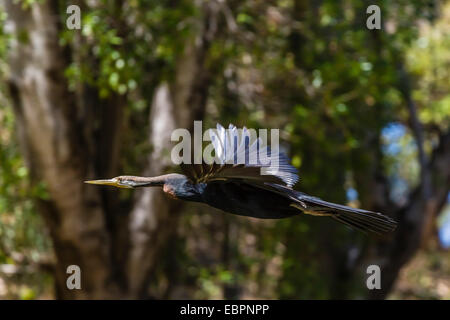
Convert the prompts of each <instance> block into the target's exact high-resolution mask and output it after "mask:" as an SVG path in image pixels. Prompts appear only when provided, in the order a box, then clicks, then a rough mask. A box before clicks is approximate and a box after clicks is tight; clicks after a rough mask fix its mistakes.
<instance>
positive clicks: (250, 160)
mask: <svg viewBox="0 0 450 320" xmlns="http://www.w3.org/2000/svg"><path fill="white" fill-rule="evenodd" d="M210 138H211V144H212V146H213V148H214V152H213V153H214V155H215V161H214V162H213V163H211V164H208V163H206V162H205V161H204V160H202V163H201V164H185V163H183V164H181V165H180V166H181V169H182V170H183V173H184V174H185V175H186V176H188V177H189V178H190V179H191V180H192V181H193V182H194V183H201V182H212V181H217V180H235V179H239V180H241V179H242V180H250V181H255V182H262V183H264V182H271V183H277V184H282V185H285V186H287V187H292V186H293V185H294V184H295V183H296V182H297V181H298V179H299V178H298V175H297V169H296V168H295V167H293V166H292V165H291V164H290V161H289V159H288V158H287V157H286V156H285V155H284V154H283V153H281V152H277V153H278V154H273V152H271V149H270V147H269V146H266V145H263V141H262V139H261V138H256V137H253V136H252V135H251V133H250V131H249V130H248V129H247V128H245V127H244V128H243V129H238V128H236V127H235V126H233V125H231V124H230V125H229V127H228V130H226V129H225V128H223V127H222V126H221V125H219V124H218V125H217V130H215V131H210ZM202 159H203V157H202ZM274 163H277V166H272V167H271V164H272V165H273V164H274ZM274 167H275V168H274Z"/></svg>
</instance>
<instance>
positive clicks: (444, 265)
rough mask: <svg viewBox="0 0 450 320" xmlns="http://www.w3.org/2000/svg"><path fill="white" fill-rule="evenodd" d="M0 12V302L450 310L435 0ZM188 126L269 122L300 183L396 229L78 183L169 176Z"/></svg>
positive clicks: (444, 88)
mask: <svg viewBox="0 0 450 320" xmlns="http://www.w3.org/2000/svg"><path fill="white" fill-rule="evenodd" d="M0 3H1V4H2V5H1V6H0V8H1V9H0V72H1V74H0V76H1V82H0V123H1V127H0V170H1V171H0V298H21V299H33V298H65V299H72V298H88V299H91V298H94V299H99V298H115V299H117V298H118V299H120V298H140V299H142V298H187V299H191V298H200V299H204V298H218V299H221V298H226V299H229V298H234V299H241V298H272V299H277V298H284V299H327V298H346V299H356V298H358V299H382V298H387V297H390V298H394V299H395V298H429V299H449V298H450V279H449V278H450V277H449V274H450V255H449V252H448V249H446V248H448V247H449V245H450V243H449V242H450V240H449V232H450V231H449V229H450V226H449V225H450V214H449V209H448V205H447V206H446V204H447V203H448V199H449V197H448V194H449V188H450V166H449V163H450V131H449V130H450V128H449V124H450V92H449V90H448V89H449V83H450V72H449V70H450V4H449V3H448V2H446V1H403V0H402V1H395V2H393V1H376V3H374V2H373V1H361V0H345V1H333V0H328V1H327V0H322V1H308V0H280V1H273V0H269V1H258V0H249V1H245V0H244V1H242V0H239V1H237V0H228V1H226V0H220V1H219V0H213V1H184V0H178V1H177V0H159V1H144V0H130V1H120V0H116V1H106V0H91V1H72V2H71V3H70V4H77V5H79V6H80V8H81V16H82V20H81V30H69V29H68V28H67V27H66V19H67V18H68V16H69V15H68V14H66V9H67V6H68V5H69V3H68V2H67V1H56V0H52V1H50V0H47V1H45V0H42V1H38V0H22V1H9V0H3V1H1V2H0ZM370 4H377V5H379V6H380V8H381V23H382V28H381V30H368V29H367V28H366V19H367V18H368V16H369V15H368V14H366V8H367V7H368V6H369V5H370ZM194 120H203V121H204V127H205V129H206V128H209V127H212V126H215V123H217V122H219V123H221V124H222V125H228V123H234V124H235V125H237V126H244V125H245V126H247V127H250V128H280V131H281V138H282V140H283V146H284V147H285V148H286V150H287V153H288V154H289V155H290V156H291V158H292V162H293V164H294V165H295V166H296V167H297V168H298V169H299V171H300V176H301V181H300V183H299V184H298V185H297V186H296V188H298V189H299V190H302V191H305V192H307V193H310V194H314V195H317V196H319V197H322V198H325V199H327V200H329V201H334V202H338V203H350V204H351V205H354V206H359V207H363V208H366V209H370V210H375V211H380V212H383V213H385V214H388V215H390V216H391V217H394V218H395V219H396V220H397V221H398V222H399V227H398V229H397V231H396V232H395V233H394V234H392V236H389V237H386V238H384V239H379V238H375V237H370V236H365V235H363V234H361V233H359V232H355V231H352V230H349V229H347V228H346V227H344V226H342V225H339V224H336V223H334V222H333V221H328V220H327V219H320V218H316V217H310V216H299V217H298V218H292V219H286V220H280V221H263V220H257V219H252V218H244V217H237V216H232V215H227V214H224V213H222V212H219V211H217V210H214V209H212V208H209V207H206V206H202V205H191V204H189V205H187V204H185V203H181V202H178V201H173V200H170V199H168V198H167V197H166V196H165V195H164V194H163V193H162V191H161V190H157V189H151V190H150V189H149V190H139V191H130V190H115V189H114V190H113V189H112V188H93V187H92V186H87V185H84V184H83V181H84V180H87V179H95V178H103V177H113V176H117V175H120V174H129V175H159V174H162V173H165V172H169V171H173V170H176V169H175V168H173V166H172V165H171V163H170V157H169V155H170V149H171V147H172V146H173V144H172V143H171V142H170V134H171V132H172V130H173V129H175V128H189V129H192V127H193V121H194ZM71 264H76V265H79V266H80V268H81V270H82V290H72V291H70V290H67V288H66V278H67V274H66V268H67V266H68V265H71ZM371 264H377V265H379V266H380V267H381V270H382V289H381V290H372V291H370V290H368V289H367V288H366V278H367V274H366V268H367V266H368V265H371Z"/></svg>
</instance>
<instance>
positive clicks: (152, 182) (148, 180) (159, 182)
mask: <svg viewBox="0 0 450 320" xmlns="http://www.w3.org/2000/svg"><path fill="white" fill-rule="evenodd" d="M168 176H169V175H168V174H165V175H162V176H157V177H135V176H130V177H129V178H131V179H132V180H133V181H134V182H135V183H136V184H135V186H134V187H157V186H163V185H164V183H166V182H167V181H168V178H169V177H168Z"/></svg>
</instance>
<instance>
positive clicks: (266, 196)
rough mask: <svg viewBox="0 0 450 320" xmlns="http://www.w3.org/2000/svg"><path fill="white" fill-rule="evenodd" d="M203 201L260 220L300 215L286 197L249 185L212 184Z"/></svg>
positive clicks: (205, 192) (203, 196) (207, 188)
mask: <svg viewBox="0 0 450 320" xmlns="http://www.w3.org/2000/svg"><path fill="white" fill-rule="evenodd" d="M202 199H203V202H204V203H206V204H208V205H210V206H212V207H214V208H217V209H221V210H223V211H226V212H229V213H233V214H237V215H241V216H248V217H254V218H260V219H280V218H287V217H292V216H294V215H298V214H299V213H300V212H299V211H298V210H297V209H295V208H293V207H291V206H289V201H287V199H286V197H283V196H281V195H279V194H277V193H274V192H271V191H269V190H265V189H262V188H259V187H256V186H255V185H252V184H248V183H230V182H214V183H210V184H208V185H207V186H206V187H205V188H204V190H203V194H202Z"/></svg>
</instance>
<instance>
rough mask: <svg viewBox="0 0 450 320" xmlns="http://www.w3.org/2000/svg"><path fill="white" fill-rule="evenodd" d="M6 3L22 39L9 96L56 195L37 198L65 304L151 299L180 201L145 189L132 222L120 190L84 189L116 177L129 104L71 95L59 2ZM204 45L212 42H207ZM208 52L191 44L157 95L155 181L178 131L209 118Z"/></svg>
mask: <svg viewBox="0 0 450 320" xmlns="http://www.w3.org/2000/svg"><path fill="white" fill-rule="evenodd" d="M3 5H4V7H5V10H6V12H7V14H8V20H7V28H9V31H10V33H11V34H12V35H13V36H15V37H16V39H17V40H15V41H14V42H13V44H12V47H11V50H10V52H9V53H10V57H9V62H10V69H11V71H10V77H9V88H10V95H11V100H12V104H13V108H14V113H15V117H16V123H17V130H18V135H19V140H20V144H21V147H22V149H23V154H24V158H25V160H26V162H27V165H28V166H29V168H30V172H31V175H32V178H33V180H34V181H35V182H37V181H40V180H42V181H44V182H45V185H46V188H47V191H48V195H49V197H48V199H46V200H42V199H41V200H38V204H39V206H38V208H39V210H40V212H41V213H42V214H43V216H44V219H45V221H46V224H47V226H48V227H49V229H50V234H51V238H52V241H53V245H54V252H55V256H56V262H55V268H54V273H55V287H56V296H57V297H58V298H64V299H80V298H81V299H99V298H102V299H105V298H106V299H109V298H112V299H118V298H129V297H132V298H142V297H146V296H148V293H147V287H148V285H149V282H150V280H151V271H152V269H153V266H154V265H155V263H156V262H157V259H158V254H159V252H160V249H161V248H163V244H164V243H165V242H166V241H167V240H168V237H169V236H170V234H171V232H172V231H173V230H174V229H175V227H176V217H177V215H176V211H177V208H178V207H179V203H174V202H172V201H169V200H168V199H167V198H166V197H165V196H163V195H162V193H161V191H160V190H156V189H148V190H144V191H142V192H140V193H138V194H137V196H136V204H135V206H134V209H133V211H132V213H131V215H130V217H129V219H128V220H127V221H126V223H123V221H121V220H118V215H117V211H118V209H117V200H115V199H117V191H115V190H112V189H109V190H106V189H102V188H93V187H91V186H89V185H86V184H84V183H83V181H84V180H87V179H88V178H96V177H110V176H113V175H116V174H117V172H116V171H117V163H118V159H119V148H118V147H119V145H120V132H121V125H122V119H123V117H122V106H123V105H124V104H125V101H124V99H123V98H121V97H120V96H118V95H114V94H113V95H112V97H111V98H109V99H107V100H99V99H98V98H97V96H98V93H97V92H96V90H95V89H93V88H88V87H87V86H85V87H82V88H81V90H78V91H77V92H76V93H73V92H70V91H69V90H68V85H67V82H66V79H65V78H64V71H65V69H66V68H67V66H68V61H67V59H66V58H67V55H66V54H67V53H68V48H63V47H61V46H60V45H59V32H60V31H61V30H60V28H62V26H61V24H60V23H59V22H58V20H57V18H56V17H58V16H59V12H58V10H57V2H52V1H38V2H36V3H33V4H31V5H30V7H29V8H27V9H23V8H22V7H21V5H20V4H15V2H13V1H5V2H4V4H3ZM202 26H203V25H202ZM199 30H200V32H203V31H204V30H206V29H204V28H199ZM24 35H25V40H24V39H23V38H24ZM199 37H200V38H201V39H203V40H205V38H204V36H203V34H200V35H199ZM207 49H208V41H195V39H190V40H189V41H188V45H186V50H185V53H184V56H183V57H180V62H179V63H178V67H177V68H178V69H177V70H176V74H175V80H174V82H173V83H170V84H167V83H164V84H161V85H160V86H159V87H158V88H157V89H156V92H155V94H154V101H153V104H152V110H151V116H150V126H151V131H150V133H149V141H150V143H151V144H152V146H153V152H152V153H151V155H150V156H149V158H148V169H147V170H146V172H145V174H147V175H153V174H155V175H156V174H162V173H163V171H164V170H165V169H167V168H168V167H169V166H170V162H169V161H168V158H167V157H166V156H165V152H166V151H167V150H169V148H170V134H171V132H172V130H173V129H175V128H177V127H184V128H190V127H192V126H193V120H194V119H201V117H202V116H203V110H204V107H205V103H206V95H207V88H208V81H207V72H206V69H205V66H204V61H205V56H206V52H207ZM74 50H75V49H74ZM69 53H70V52H69ZM71 55H72V56H75V55H76V52H71ZM169 88H173V89H172V90H171V89H169ZM95 123H96V126H97V127H96V128H94V124H95ZM169 154H170V153H169ZM127 245H130V246H131V248H130V251H129V253H128V251H127V250H126V249H124V248H125V247H126V246H127ZM69 265H78V266H79V267H80V269H81V287H82V289H81V290H69V289H67V286H66V280H67V277H68V276H69V275H68V274H66V269H67V267H68V266H69Z"/></svg>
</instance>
